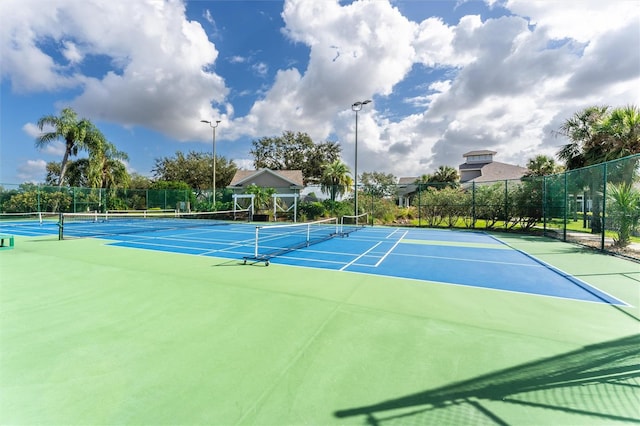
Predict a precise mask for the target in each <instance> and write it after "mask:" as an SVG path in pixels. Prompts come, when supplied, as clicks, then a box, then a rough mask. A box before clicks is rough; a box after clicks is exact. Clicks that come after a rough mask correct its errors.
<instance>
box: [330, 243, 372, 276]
mask: <svg viewBox="0 0 640 426" xmlns="http://www.w3.org/2000/svg"><path fill="white" fill-rule="evenodd" d="M380 244H382V241H379V242H378V244H376V245H374V246H373V247H371V248H370V249H369V250H367V251H365V252H364V253H362V254H361V255H360V256H358V257H356V258H355V259H353V260H352V261H351V262H349V263H347V264H346V265H344V266H343V267H342V268H340V269H339V270H340V271H344V270H345V268H348V267H349V266H351V265H353V264H354V263H356V262H357V261H358V259H362V258H363V257H365V256H366V255H367V253H369V252H370V251H371V250H373V249H375V248H376V247H378V246H379V245H380Z"/></svg>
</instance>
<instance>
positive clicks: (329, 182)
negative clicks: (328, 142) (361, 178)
mask: <svg viewBox="0 0 640 426" xmlns="http://www.w3.org/2000/svg"><path fill="white" fill-rule="evenodd" d="M350 173H351V171H350V170H349V168H348V167H347V165H346V164H344V163H343V162H342V161H340V160H335V161H334V162H333V163H329V164H325V165H324V166H322V179H321V181H320V185H321V186H320V190H321V191H322V192H323V193H325V194H326V193H329V196H330V198H331V201H335V200H336V198H337V197H338V196H341V195H343V194H345V193H346V192H347V191H349V188H350V187H351V184H352V183H353V180H352V179H351V176H349V174H350Z"/></svg>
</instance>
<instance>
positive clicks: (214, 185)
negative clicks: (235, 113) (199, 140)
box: [200, 120, 220, 211]
mask: <svg viewBox="0 0 640 426" xmlns="http://www.w3.org/2000/svg"><path fill="white" fill-rule="evenodd" d="M200 122H201V123H207V124H208V125H209V126H211V128H212V129H213V177H212V181H213V193H212V194H211V201H212V204H213V210H214V211H215V210H216V127H218V124H220V120H216V124H215V126H214V125H213V122H211V121H209V120H200Z"/></svg>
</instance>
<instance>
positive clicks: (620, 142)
mask: <svg viewBox="0 0 640 426" xmlns="http://www.w3.org/2000/svg"><path fill="white" fill-rule="evenodd" d="M597 130H598V132H599V133H601V134H602V135H603V139H604V142H605V160H615V159H618V158H622V157H626V156H628V155H632V154H638V153H640V109H638V107H636V106H632V105H630V106H626V107H622V108H615V109H614V110H613V111H611V113H610V114H609V115H608V116H607V117H605V118H604V119H603V120H602V123H601V124H600V125H599V126H598V128H597Z"/></svg>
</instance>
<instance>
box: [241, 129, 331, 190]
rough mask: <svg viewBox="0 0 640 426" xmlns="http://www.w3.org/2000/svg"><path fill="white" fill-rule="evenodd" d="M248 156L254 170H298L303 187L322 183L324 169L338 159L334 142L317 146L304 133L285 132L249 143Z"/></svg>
mask: <svg viewBox="0 0 640 426" xmlns="http://www.w3.org/2000/svg"><path fill="white" fill-rule="evenodd" d="M252 146H253V148H252V149H251V151H250V153H251V155H252V156H253V166H254V167H255V169H256V170H259V169H263V168H267V169H271V170H301V171H302V176H303V179H304V183H305V185H307V184H314V183H320V182H321V181H322V175H323V172H324V170H323V166H324V165H326V164H330V163H333V162H334V161H336V160H339V159H340V151H341V148H340V146H339V145H338V144H337V143H336V142H322V143H319V144H316V143H314V142H313V140H311V137H310V136H309V135H308V134H306V133H301V132H298V133H294V132H291V131H285V132H283V133H282V136H278V137H263V138H261V139H258V140H254V141H253V142H252Z"/></svg>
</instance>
